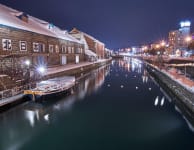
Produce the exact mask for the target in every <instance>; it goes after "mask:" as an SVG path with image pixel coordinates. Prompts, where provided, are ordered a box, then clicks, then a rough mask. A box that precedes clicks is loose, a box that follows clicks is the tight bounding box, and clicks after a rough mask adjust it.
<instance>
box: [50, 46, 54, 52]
mask: <svg viewBox="0 0 194 150" xmlns="http://www.w3.org/2000/svg"><path fill="white" fill-rule="evenodd" d="M53 52H54V47H53V45H49V53H53Z"/></svg>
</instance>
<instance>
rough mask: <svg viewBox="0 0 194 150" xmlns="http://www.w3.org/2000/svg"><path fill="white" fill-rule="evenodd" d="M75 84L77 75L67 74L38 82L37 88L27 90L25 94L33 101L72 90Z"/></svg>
mask: <svg viewBox="0 0 194 150" xmlns="http://www.w3.org/2000/svg"><path fill="white" fill-rule="evenodd" d="M74 85H75V77H72V76H65V77H59V78H53V79H49V80H45V81H41V82H39V83H37V84H36V88H34V89H30V90H25V91H24V95H26V96H27V97H30V98H31V99H32V100H33V101H38V100H41V99H47V98H51V97H55V96H58V95H62V94H67V93H69V92H71V90H72V88H73V86H74Z"/></svg>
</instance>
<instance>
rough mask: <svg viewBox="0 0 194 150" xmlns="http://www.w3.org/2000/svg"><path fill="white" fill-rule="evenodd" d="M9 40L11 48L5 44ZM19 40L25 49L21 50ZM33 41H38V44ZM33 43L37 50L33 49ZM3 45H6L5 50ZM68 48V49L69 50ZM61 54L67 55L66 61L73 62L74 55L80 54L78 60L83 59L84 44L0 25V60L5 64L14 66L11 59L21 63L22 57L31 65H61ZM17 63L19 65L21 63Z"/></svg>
mask: <svg viewBox="0 0 194 150" xmlns="http://www.w3.org/2000/svg"><path fill="white" fill-rule="evenodd" d="M10 41H11V48H10V46H5V45H9V44H6V43H9V42H10ZM20 41H21V42H24V43H23V44H24V45H26V50H22V51H21V49H20ZM34 43H38V46H37V44H34ZM35 45H36V46H37V47H38V49H39V51H34V49H35V47H36V46H35ZM50 45H53V51H50ZM3 47H4V48H5V47H6V50H4V48H3ZM24 47H25V46H24ZM68 48H69V49H70V50H69V51H68ZM62 54H66V55H67V57H68V58H67V60H68V61H67V63H75V55H79V56H80V62H81V61H84V45H83V44H80V43H76V42H72V41H66V40H63V39H58V38H54V37H49V36H46V35H41V34H38V33H33V32H29V31H24V30H20V29H16V28H12V27H7V26H4V25H0V56H1V57H2V58H1V61H3V62H6V65H7V66H10V67H13V66H14V65H13V62H14V61H13V59H14V60H15V63H16V62H21V63H22V61H21V60H22V59H23V58H25V59H27V58H28V59H30V60H31V62H32V65H38V64H39V63H40V62H42V63H45V64H46V65H47V66H53V65H61V55H62ZM5 56H6V57H5ZM17 64H18V63H17ZM18 65H20V66H21V65H22V64H18ZM0 69H1V68H0Z"/></svg>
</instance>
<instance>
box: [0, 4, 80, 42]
mask: <svg viewBox="0 0 194 150" xmlns="http://www.w3.org/2000/svg"><path fill="white" fill-rule="evenodd" d="M22 13H23V12H20V11H17V10H14V9H12V8H9V7H7V6H4V5H2V4H0V24H1V25H5V26H8V27H13V28H17V29H22V30H26V31H30V32H35V33H39V34H43V35H47V36H51V37H55V38H60V39H64V40H68V41H72V42H77V43H81V44H83V43H82V42H81V41H79V40H77V39H75V38H74V37H72V36H71V35H69V34H68V33H67V32H65V31H63V30H61V29H60V28H58V27H56V26H53V27H52V28H51V29H49V25H50V23H48V22H46V21H44V20H40V19H38V18H35V17H32V16H30V15H28V22H24V21H22V20H20V19H19V18H18V17H17V16H19V15H21V14H22Z"/></svg>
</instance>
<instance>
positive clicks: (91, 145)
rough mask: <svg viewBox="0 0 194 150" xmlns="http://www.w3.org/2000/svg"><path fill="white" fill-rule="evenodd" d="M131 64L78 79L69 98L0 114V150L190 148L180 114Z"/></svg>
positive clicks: (115, 64) (118, 62)
mask: <svg viewBox="0 0 194 150" xmlns="http://www.w3.org/2000/svg"><path fill="white" fill-rule="evenodd" d="M164 91H165V90H163V89H161V88H160V87H159V86H158V85H157V83H155V82H154V81H153V80H152V79H151V77H150V76H149V75H148V73H147V72H146V70H145V68H144V66H143V64H142V63H141V62H140V61H138V60H136V59H130V58H127V59H124V60H116V61H112V63H111V64H110V65H108V66H105V67H102V68H99V69H97V70H94V71H92V72H90V73H87V74H83V75H82V76H81V77H80V79H79V80H78V81H77V83H76V88H75V90H74V93H73V94H72V95H69V96H65V97H60V98H56V99H52V100H50V101H44V102H42V103H34V102H26V103H24V104H22V105H19V106H17V107H15V108H12V109H10V110H8V111H6V112H4V113H1V114H0V150H42V149H45V150H79V149H80V150H81V149H83V150H114V149H115V150H122V149H127V150H129V149H132V150H142V149H143V150H155V149H159V150H160V149H161V150H162V149H173V150H179V149H180V150H182V149H187V150H189V149H193V147H194V142H193V141H194V133H193V131H192V127H191V125H190V124H189V122H188V121H187V119H186V118H185V117H184V116H183V115H181V113H180V110H179V109H178V108H177V107H176V105H175V104H174V103H173V102H172V101H171V98H170V97H168V96H167V95H166V94H165V92H164Z"/></svg>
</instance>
